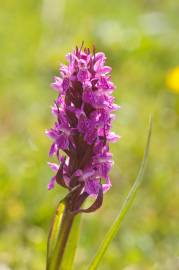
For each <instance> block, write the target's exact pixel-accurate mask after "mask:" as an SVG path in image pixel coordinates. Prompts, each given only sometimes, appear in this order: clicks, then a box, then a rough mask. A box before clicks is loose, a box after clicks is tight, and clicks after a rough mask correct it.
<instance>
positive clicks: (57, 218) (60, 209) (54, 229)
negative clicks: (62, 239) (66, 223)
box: [47, 200, 65, 269]
mask: <svg viewBox="0 0 179 270" xmlns="http://www.w3.org/2000/svg"><path fill="white" fill-rule="evenodd" d="M64 211H65V201H64V200H62V201H60V202H59V203H58V205H57V208H56V212H55V215H54V217H53V220H52V224H51V228H50V232H49V236H48V242H47V269H50V268H49V265H50V260H51V257H52V256H53V253H54V249H55V246H56V244H57V239H58V234H59V229H60V225H61V221H62V217H63V213H64Z"/></svg>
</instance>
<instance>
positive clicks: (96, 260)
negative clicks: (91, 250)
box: [88, 118, 152, 270]
mask: <svg viewBox="0 0 179 270" xmlns="http://www.w3.org/2000/svg"><path fill="white" fill-rule="evenodd" d="M151 133H152V119H151V118H150V123H149V131H148V137H147V143H146V147H145V152H144V157H143V160H142V163H141V166H140V169H139V173H138V176H137V178H136V180H135V182H134V184H133V186H132V188H131V190H130V191H129V193H128V195H127V197H126V199H125V201H124V202H123V205H122V207H121V210H120V212H119V214H118V216H117V218H116V220H115V221H114V223H113V224H112V226H111V227H110V229H109V231H108V232H107V234H106V236H105V238H104V240H103V242H102V244H101V246H100V248H99V249H98V250H97V253H96V255H95V257H94V258H93V260H92V262H91V265H90V266H89V268H88V270H95V269H97V267H98V266H99V263H100V262H101V260H102V258H103V256H104V254H105V252H106V250H107V248H108V247H109V245H110V243H111V241H112V240H113V239H114V237H115V236H116V234H117V232H118V231H119V229H120V226H121V222H122V221H123V219H124V217H125V215H126V213H127V212H128V210H129V208H130V206H131V205H132V202H133V201H134V198H135V196H136V193H137V191H138V189H139V187H140V185H141V182H142V180H143V175H144V171H145V168H146V162H147V157H148V153H149V146H150V139H151Z"/></svg>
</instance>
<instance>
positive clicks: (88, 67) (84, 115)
mask: <svg viewBox="0 0 179 270" xmlns="http://www.w3.org/2000/svg"><path fill="white" fill-rule="evenodd" d="M66 58H67V61H68V66H66V65H61V67H60V77H55V78H54V82H53V83H52V87H53V88H54V89H55V90H56V91H57V92H58V93H59V95H58V97H57V100H56V101H55V102H54V105H53V107H52V113H53V114H54V115H55V117H56V122H55V124H54V127H53V128H51V129H50V130H48V131H46V134H47V135H48V136H49V137H50V138H51V139H52V140H53V142H52V146H51V148H50V152H49V155H50V156H53V155H56V157H57V161H58V162H57V163H58V164H55V163H49V166H50V167H51V169H52V170H53V171H55V173H56V174H55V176H53V177H52V179H51V181H50V183H49V185H48V188H49V189H52V188H53V187H54V185H55V182H56V183H58V184H59V185H61V186H63V187H65V188H67V189H68V190H69V191H70V192H72V191H73V190H74V189H75V190H76V191H75V192H76V193H75V196H74V195H73V197H74V198H75V202H74V205H73V207H72V208H73V210H77V209H78V208H79V206H80V205H81V203H82V201H84V200H85V198H87V197H88V196H90V195H91V196H95V197H96V201H95V202H94V204H93V205H92V206H91V207H89V208H88V209H86V210H84V209H81V210H79V209H78V211H84V212H90V211H94V210H96V209H97V208H98V207H99V206H100V205H101V204H102V198H103V193H104V192H106V191H107V190H109V188H110V187H111V182H110V178H109V172H110V169H111V167H112V165H113V161H112V155H111V153H110V152H109V143H110V142H116V140H117V139H118V138H119V137H118V136H117V135H116V134H114V133H113V132H111V131H110V130H111V123H112V120H113V118H114V114H113V111H115V110H117V109H118V106H117V105H116V104H114V97H113V96H112V92H113V90H114V89H115V86H114V84H113V83H112V82H111V80H110V76H109V73H110V72H111V70H112V69H111V67H108V66H105V61H106V57H105V54H104V53H102V52H98V53H95V52H93V54H91V52H90V49H89V48H84V49H82V47H81V48H80V49H79V48H78V47H77V48H76V49H75V50H74V51H73V52H72V53H69V54H67V56H66ZM102 180H103V183H102Z"/></svg>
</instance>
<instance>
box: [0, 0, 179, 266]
mask: <svg viewBox="0 0 179 270" xmlns="http://www.w3.org/2000/svg"><path fill="white" fill-rule="evenodd" d="M178 14H179V1H178V0H173V1H171V0H163V1H159V0H158V1H157V0H145V1H142V0H138V1H137V0H136V1H133V0H125V1H120V0H110V1H107V0H98V1H96V0H89V1H84V0H40V1H37V0H1V2H0V59H1V60H0V61H1V67H0V79H1V83H0V152H1V153H0V270H10V269H11V270H12V269H13V270H37V269H38V270H41V269H45V256H46V240H47V233H48V229H49V224H50V220H51V217H52V215H53V213H54V209H55V207H56V205H57V202H58V201H59V199H61V198H62V197H63V196H64V195H65V190H63V189H62V188H58V187H57V188H56V189H54V190H52V191H50V192H49V191H47V184H48V182H49V179H50V177H51V175H52V173H51V171H50V169H49V168H48V166H47V161H48V160H49V158H48V151H49V147H50V143H51V142H50V140H49V139H48V138H47V137H46V136H45V135H44V130H45V129H46V128H49V127H51V125H52V123H53V121H54V119H53V117H52V116H51V111H50V106H51V104H52V102H53V100H54V99H55V97H56V93H55V92H54V91H52V90H51V89H50V83H51V82H52V78H53V76H55V75H57V74H58V67H59V64H60V63H61V62H65V54H66V53H67V52H68V51H70V50H72V49H73V47H74V46H76V45H80V44H81V42H82V41H83V40H84V41H85V44H86V46H90V47H92V45H93V44H95V45H96V49H97V51H104V52H105V53H106V55H107V57H108V65H111V66H112V67H113V81H114V82H115V84H116V85H117V90H116V92H115V95H116V99H117V103H118V104H120V105H121V106H122V109H121V110H120V111H119V112H118V113H117V118H116V121H115V123H114V128H113V129H114V131H116V132H117V133H119V134H120V135H121V136H122V139H121V140H120V141H119V142H118V143H117V144H115V145H113V146H112V147H111V151H112V152H113V154H114V160H115V166H114V168H113V171H112V173H111V178H112V182H113V188H112V189H111V190H110V191H109V192H108V193H107V194H106V195H105V201H104V204H103V207H102V208H101V209H100V210H99V211H97V212H96V213H93V214H86V215H83V222H82V226H81V237H80V243H79V248H78V253H77V257H76V267H75V269H86V266H87V265H88V263H89V261H90V259H91V257H92V256H93V254H94V253H95V250H96V249H97V247H98V245H99V243H100V242H101V240H102V239H103V237H104V234H105V232H106V231H107V229H108V228H109V226H110V224H111V222H112V221H113V220H114V218H115V216H116V214H117V213H118V211H119V208H120V206H121V203H122V201H123V199H124V198H125V196H126V193H127V191H128V190H129V188H130V187H131V185H132V183H133V181H134V179H135V176H136V174H137V170H138V168H139V164H140V161H141V159H142V155H143V149H144V145H145V139H146V133H147V126H148V118H149V114H150V113H153V115H154V128H153V137H152V145H151V151H150V157H149V163H148V169H147V171H146V174H145V181H144V183H143V185H142V188H141V189H140V192H139V193H138V196H137V199H136V201H135V203H134V205H133V208H132V210H131V211H130V212H129V213H128V215H127V217H126V219H125V221H124V222H123V226H122V228H121V231H120V232H119V234H118V236H117V237H116V238H115V240H114V241H113V243H112V245H111V246H110V248H109V250H108V251H107V253H106V255H105V257H104V260H103V262H102V264H101V266H100V267H99V269H101V270H110V269H116V270H121V269H123V270H149V269H150V270H177V269H179V257H178V256H179V182H178V180H179V163H178V161H179V149H178V148H179V147H178V141H179V71H177V70H178V69H177V66H178V65H179V19H178ZM171 70H172V71H171ZM172 72H173V73H174V74H173V73H172Z"/></svg>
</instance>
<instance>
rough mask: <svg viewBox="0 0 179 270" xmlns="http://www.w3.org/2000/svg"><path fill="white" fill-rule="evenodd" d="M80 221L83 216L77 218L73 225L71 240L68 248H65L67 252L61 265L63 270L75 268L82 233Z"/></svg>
mask: <svg viewBox="0 0 179 270" xmlns="http://www.w3.org/2000/svg"><path fill="white" fill-rule="evenodd" d="M80 219H81V215H80V214H78V215H77V216H75V218H74V221H73V225H72V228H71V231H70V235H69V239H68V242H67V246H66V248H65V252H64V255H63V260H62V264H61V268H60V269H62V270H67V269H68V270H71V269H72V268H73V262H74V258H75V253H76V248H77V242H78V238H79V231H80Z"/></svg>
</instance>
